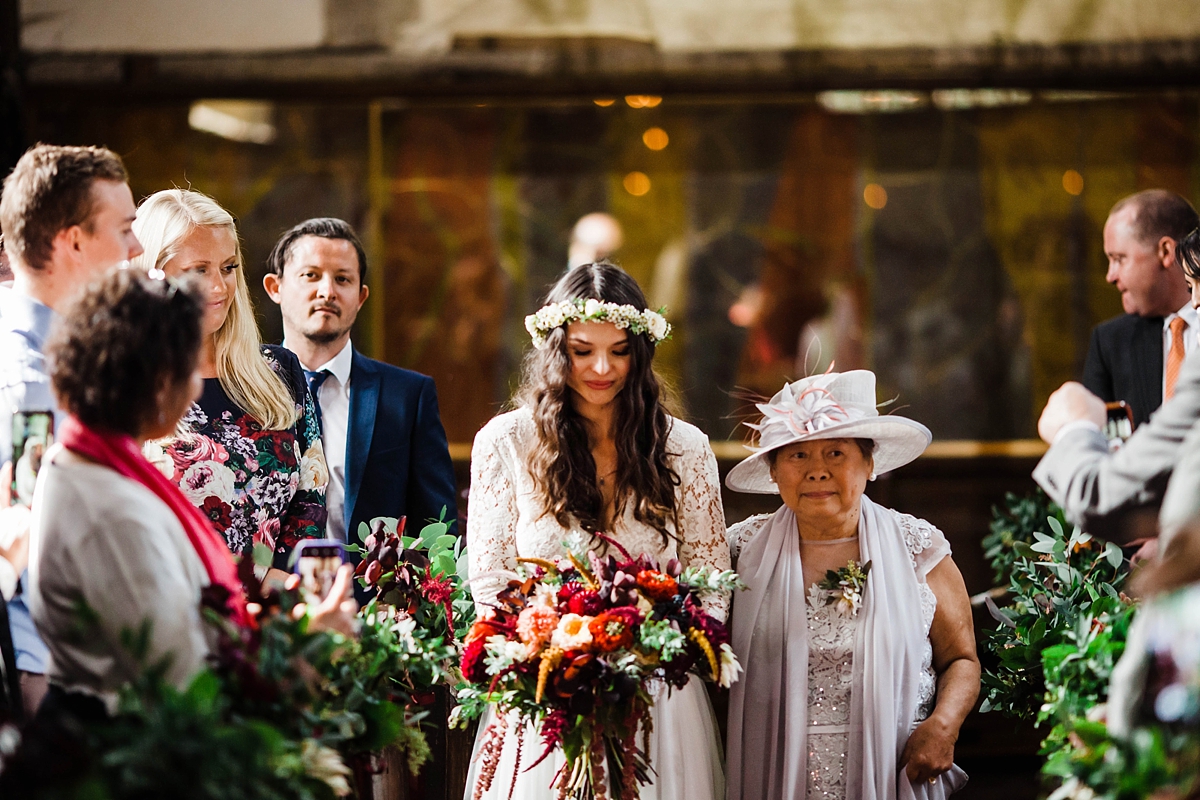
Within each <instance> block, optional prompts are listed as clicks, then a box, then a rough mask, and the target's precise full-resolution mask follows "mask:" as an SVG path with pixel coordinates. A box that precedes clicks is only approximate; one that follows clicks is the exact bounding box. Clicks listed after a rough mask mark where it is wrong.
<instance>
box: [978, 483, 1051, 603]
mask: <svg viewBox="0 0 1200 800" xmlns="http://www.w3.org/2000/svg"><path fill="white" fill-rule="evenodd" d="M1050 517H1053V518H1054V519H1056V520H1058V524H1059V525H1062V526H1066V524H1067V517H1066V515H1065V514H1064V513H1063V510H1062V509H1061V508H1059V507H1058V504H1056V503H1055V502H1054V501H1053V500H1051V499H1050V498H1049V497H1048V496H1047V495H1046V493H1045V492H1043V491H1042V490H1041V489H1035V490H1034V491H1033V493H1032V494H1028V495H1018V494H1014V493H1013V492H1008V493H1007V494H1006V495H1004V506H1003V507H1000V506H992V522H991V524H990V526H989V529H990V532H989V533H988V535H987V536H985V537H983V542H982V545H983V556H984V558H986V559H987V560H988V564H990V565H991V567H992V570H993V571H994V572H995V574H996V577H995V581H996V585H997V586H1004V585H1006V584H1007V583H1008V580H1009V578H1010V576H1011V574H1012V567H1013V563H1014V562H1015V561H1016V560H1017V559H1018V558H1019V557H1020V556H1019V555H1018V554H1017V552H1016V550H1015V549H1014V546H1015V545H1016V544H1017V543H1018V542H1023V543H1025V544H1033V543H1034V541H1035V539H1034V533H1037V532H1045V530H1046V520H1047V519H1048V518H1050Z"/></svg>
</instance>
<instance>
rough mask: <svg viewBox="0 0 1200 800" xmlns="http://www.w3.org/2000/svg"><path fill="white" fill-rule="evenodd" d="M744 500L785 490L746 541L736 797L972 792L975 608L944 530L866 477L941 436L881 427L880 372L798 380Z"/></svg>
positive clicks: (733, 736)
mask: <svg viewBox="0 0 1200 800" xmlns="http://www.w3.org/2000/svg"><path fill="white" fill-rule="evenodd" d="M759 409H760V410H761V411H762V413H763V418H762V420H761V422H759V423H758V424H755V425H752V426H751V427H752V428H754V429H755V430H757V431H758V441H757V447H755V448H752V449H753V450H754V451H755V452H754V454H753V455H751V456H750V457H749V458H747V459H746V460H744V461H743V462H741V463H740V464H738V465H737V466H736V467H734V469H733V470H732V471H731V472H730V473H729V476H728V478H727V480H726V484H727V485H728V487H729V488H730V489H733V490H734V491H740V492H752V493H759V494H778V495H780V497H781V499H782V500H783V506H782V507H781V508H780V509H779V510H778V511H776V512H775V513H774V514H769V515H762V516H757V517H751V518H750V519H748V520H745V521H744V522H741V523H738V524H737V525H734V526H733V527H732V528H730V529H729V540H730V545H731V548H732V550H733V555H734V557H735V558H737V560H738V563H737V569H738V572H739V573H740V574H741V576H742V577H743V579H745V581H746V583H747V585H748V587H749V589H748V590H747V591H745V592H742V593H740V594H739V595H738V596H737V597H736V598H735V599H734V605H733V614H732V634H733V647H734V650H735V651H736V653H737V656H738V658H739V659H740V661H741V663H742V664H743V665H744V667H745V670H746V671H745V675H744V676H743V677H742V680H741V681H740V682H738V683H737V684H735V685H734V688H733V692H732V695H731V697H730V706H729V747H728V787H729V791H728V797H729V798H730V800H805V798H832V799H834V800H843V798H852V799H853V800H893V799H894V798H901V799H903V798H928V799H929V800H933V798H942V797H945V796H947V795H949V794H951V793H952V792H954V791H956V790H957V789H959V788H960V787H961V786H962V785H963V784H964V783H965V782H966V774H965V773H964V772H963V771H962V770H961V769H959V768H958V767H957V766H955V765H954V743H955V741H956V740H957V738H958V731H959V728H960V727H961V726H962V723H963V720H964V719H965V718H966V716H967V714H968V712H969V711H970V710H971V708H972V707H973V706H974V705H975V699H976V697H977V696H978V694H979V660H978V657H977V656H976V653H975V637H974V631H973V628H972V623H971V609H970V602H969V600H968V597H967V592H966V587H965V585H964V584H963V580H962V576H961V574H960V573H959V571H958V568H957V567H956V566H955V564H954V561H953V560H952V559H951V557H950V545H949V543H947V541H946V538H945V537H944V536H943V535H942V533H941V532H940V531H939V530H938V529H937V528H935V527H933V526H932V525H930V524H929V523H928V522H925V521H924V520H920V519H916V518H914V517H911V516H908V515H906V514H901V513H899V512H897V511H893V510H891V509H889V508H884V507H883V506H880V505H878V504H876V503H874V502H873V501H872V500H871V499H870V498H868V497H867V496H866V495H864V494H863V490H864V489H865V488H866V485H867V481H868V480H871V479H873V478H874V477H875V476H876V475H879V474H882V473H884V472H887V471H889V470H893V469H896V468H897V467H900V466H903V465H904V464H907V463H908V462H910V461H912V460H913V459H915V458H917V456H919V455H920V454H921V453H922V452H923V451H924V450H925V448H926V447H927V446H928V445H929V442H930V439H931V438H932V437H931V435H930V433H929V430H928V429H927V428H925V426H924V425H921V424H920V423H917V422H914V421H912V420H909V419H905V418H903V417H897V416H879V413H878V411H877V410H876V405H875V375H874V374H873V373H871V372H868V371H866V370H856V371H853V372H846V373H830V374H826V375H820V376H816V377H812V378H806V379H804V380H801V381H797V382H796V383H793V384H790V385H787V386H784V388H783V389H782V391H780V392H779V393H778V394H777V395H775V397H773V398H772V399H771V402H770V403H767V404H763V405H760V406H759Z"/></svg>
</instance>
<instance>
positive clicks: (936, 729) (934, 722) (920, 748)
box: [900, 717, 958, 783]
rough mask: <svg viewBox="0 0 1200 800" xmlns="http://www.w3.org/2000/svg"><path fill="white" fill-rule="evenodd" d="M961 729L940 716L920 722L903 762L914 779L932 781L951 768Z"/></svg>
mask: <svg viewBox="0 0 1200 800" xmlns="http://www.w3.org/2000/svg"><path fill="white" fill-rule="evenodd" d="M957 741H958V731H957V730H956V729H951V728H950V727H949V726H948V725H946V724H945V723H943V722H942V721H941V720H939V719H938V718H936V717H930V718H929V719H927V720H925V721H924V722H922V723H921V724H920V725H918V726H917V728H916V730H914V731H913V732H912V736H909V737H908V743H907V744H905V745H904V752H903V753H901V755H900V764H901V766H903V767H904V768H905V771H906V772H907V774H908V779H909V780H910V781H912V782H913V783H920V782H922V781H929V780H932V779H933V778H936V777H937V776H938V775H941V774H942V773H943V772H945V771H946V770H948V769H950V767H951V766H953V764H954V743H955V742H957Z"/></svg>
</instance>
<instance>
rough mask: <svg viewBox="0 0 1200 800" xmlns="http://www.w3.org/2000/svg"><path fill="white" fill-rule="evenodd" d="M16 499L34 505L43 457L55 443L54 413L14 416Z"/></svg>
mask: <svg viewBox="0 0 1200 800" xmlns="http://www.w3.org/2000/svg"><path fill="white" fill-rule="evenodd" d="M12 443H13V450H12V463H13V478H12V498H13V502H14V503H20V504H21V505H23V506H28V505H30V504H31V503H32V502H33V489H34V487H35V486H36V485H37V474H38V470H40V469H41V468H42V457H43V456H45V455H46V451H47V450H48V449H50V445H52V444H54V412H53V411H16V412H13V416H12Z"/></svg>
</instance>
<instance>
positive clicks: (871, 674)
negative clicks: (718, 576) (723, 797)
mask: <svg viewBox="0 0 1200 800" xmlns="http://www.w3.org/2000/svg"><path fill="white" fill-rule="evenodd" d="M860 513H861V517H860V522H859V537H860V538H859V548H860V552H861V558H862V560H863V561H864V562H866V561H870V562H871V573H870V578H869V579H868V581H867V588H866V592H865V593H864V596H863V607H862V610H861V611H860V612H859V613H860V614H861V615H863V616H862V619H861V621H860V623H859V625H858V629H857V634H856V637H855V646H854V690H853V700H852V702H851V710H850V752H849V758H848V760H847V764H846V774H847V776H848V777H849V780H848V782H847V795H848V797H847V800H909V799H910V798H916V800H940V798H945V797H947V796H948V795H950V794H951V793H952V792H954V791H956V790H957V789H959V788H961V787H962V785H963V784H965V783H966V773H964V772H963V771H962V770H961V769H959V768H958V767H957V766H955V767H954V768H953V769H951V770H950V771H949V772H947V773H945V774H944V775H942V776H941V777H939V778H938V779H937V780H936V781H935V782H933V783H923V784H921V785H916V786H914V785H913V784H912V783H911V782H910V781H909V780H908V778H907V776H905V775H904V773H903V771H902V770H901V769H900V768H899V764H898V761H899V757H900V754H901V752H902V751H903V750H904V745H905V743H906V742H907V741H908V736H909V734H910V732H911V731H912V728H913V721H914V719H915V716H916V714H917V710H918V703H919V681H920V675H921V670H922V666H921V662H922V649H923V647H924V644H925V639H926V631H925V626H924V622H923V620H922V617H921V599H920V595H919V587H918V584H917V580H918V578H917V573H916V571H915V570H914V566H913V560H912V558H911V556H910V554H909V549H908V547H907V545H906V544H905V540H904V534H903V532H902V531H901V529H900V525H899V523H898V521H897V516H898V515H897V514H896V513H895V512H893V511H891V510H889V509H887V508H883V507H882V506H879V505H877V504H875V503H874V502H872V501H871V500H870V499H869V498H867V497H866V496H864V497H863V498H862V505H861V512H860ZM931 566H932V565H931ZM737 569H738V573H739V574H740V575H741V576H742V578H743V579H744V580H745V581H746V584H747V586H748V587H749V589H748V590H747V591H745V592H741V593H739V594H738V596H737V597H735V598H734V603H733V614H732V618H731V619H732V623H731V624H732V636H733V649H734V651H735V652H736V653H737V656H738V659H739V660H740V661H741V664H742V666H743V667H744V668H745V674H744V675H743V676H742V678H741V680H740V681H738V682H737V683H735V684H734V685H733V690H732V692H731V695H730V701H729V746H728V759H727V768H726V773H727V786H728V797H729V800H804V797H805V790H806V784H807V763H806V761H807V752H808V748H807V746H806V745H807V729H808V622H807V615H806V612H805V590H806V587H805V586H804V572H803V570H802V568H801V564H800V545H799V535H798V532H797V528H796V516H795V514H794V513H792V511H791V509H789V508H788V507H787V506H783V507H782V508H780V509H779V511H777V512H775V514H774V515H773V516H772V517H771V519H770V520H768V521H767V523H766V526H765V527H764V528H763V529H762V530H761V531H759V533H758V534H757V535H756V536H754V537H753V538H752V539H751V540H750V541H749V542H748V543H747V544H746V546H745V547H744V548H743V549H742V551H741V555H740V557H739V560H738V567H737ZM855 776H861V778H859V779H856V778H855Z"/></svg>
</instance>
